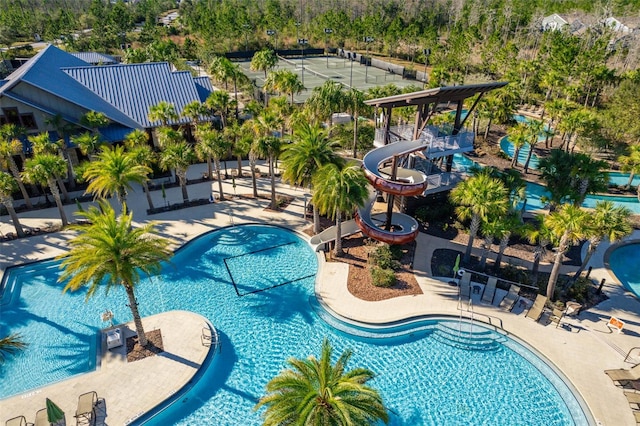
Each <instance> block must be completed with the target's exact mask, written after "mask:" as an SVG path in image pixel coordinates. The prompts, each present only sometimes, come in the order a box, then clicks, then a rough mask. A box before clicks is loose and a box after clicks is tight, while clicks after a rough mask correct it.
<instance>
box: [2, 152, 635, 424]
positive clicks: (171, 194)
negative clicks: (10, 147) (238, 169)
mask: <svg viewBox="0 0 640 426" xmlns="http://www.w3.org/2000/svg"><path fill="white" fill-rule="evenodd" d="M204 169H205V166H204V165H198V166H193V167H192V168H190V169H189V178H191V179H195V178H196V177H198V176H201V173H202V172H203V171H204ZM262 169H263V170H264V167H262ZM224 186H225V192H226V193H227V194H228V195H229V194H233V193H234V191H233V188H232V185H231V182H230V180H227V181H225V182H224ZM236 186H237V187H236V192H237V193H238V194H250V193H251V182H250V179H248V178H245V179H236ZM269 187H270V186H269V181H268V179H266V178H263V179H259V189H260V192H261V193H266V192H268V190H269ZM211 188H212V184H211V183H210V182H203V183H198V184H194V185H190V186H189V195H190V197H191V198H192V199H195V198H208V197H209V194H210V193H211ZM213 188H214V190H215V191H216V192H217V182H213ZM278 192H279V193H286V194H289V195H292V196H294V197H295V199H294V201H293V202H292V204H291V205H290V206H289V207H287V209H286V210H285V211H284V212H279V213H274V212H270V211H266V210H265V207H266V206H267V204H268V200H264V199H260V200H253V199H248V198H239V197H238V198H235V199H233V200H230V201H226V202H222V203H214V204H209V205H204V206H198V207H192V208H188V209H183V210H176V211H170V212H166V213H162V214H159V215H154V216H147V215H146V208H147V205H146V200H145V197H141V196H135V195H136V194H138V193H140V192H139V191H136V193H135V194H131V195H130V197H129V205H130V209H131V210H132V211H133V212H134V221H136V222H138V223H142V222H146V221H149V220H153V221H155V222H157V225H158V229H159V231H160V233H161V234H162V235H163V236H166V237H169V238H172V239H173V240H174V241H175V245H176V246H179V245H182V244H184V243H185V242H187V241H189V240H191V239H193V238H195V237H197V236H198V235H201V234H203V233H205V232H208V231H211V230H215V229H220V228H222V227H226V226H229V225H232V224H242V223H265V224H274V225H281V226H285V227H288V228H291V229H293V230H296V231H301V230H302V229H303V228H305V227H307V226H308V225H309V224H310V222H309V220H307V221H305V220H303V219H302V211H303V206H304V195H303V194H304V191H303V190H301V189H296V188H291V187H288V186H286V185H281V184H279V185H278ZM166 194H167V199H169V200H172V202H177V201H179V200H180V188H179V187H176V188H167V190H166ZM152 195H153V197H154V201H155V202H156V205H161V204H162V203H163V202H164V200H163V199H162V198H161V194H160V191H154V192H153V193H152ZM114 204H115V202H114ZM84 207H85V208H86V204H85V205H84ZM65 208H66V209H67V214H68V215H69V218H72V217H73V216H72V215H71V213H72V212H73V211H75V210H76V206H75V205H70V206H66V207H65ZM58 218H59V216H58V212H57V209H55V208H51V209H46V210H38V211H33V212H29V213H21V214H20V219H21V222H22V223H23V224H24V225H26V226H27V227H40V228H44V227H46V226H47V225H48V224H51V223H58V222H59V219H58ZM3 220H4V219H3ZM0 231H2V232H3V233H6V232H11V231H13V227H12V226H11V225H10V224H7V223H6V222H3V223H0ZM72 236H73V233H72V232H71V231H63V232H59V233H52V234H47V235H40V236H34V237H30V238H23V239H18V240H13V241H5V242H2V243H0V272H2V273H3V272H4V271H5V270H6V268H8V267H10V266H12V265H19V264H24V263H29V262H33V261H37V260H42V259H47V258H51V257H53V256H56V255H58V254H61V253H63V252H64V250H65V249H66V242H67V241H68V240H69V239H70V238H72ZM639 237H640V231H635V234H634V236H632V237H631V238H636V239H637V238H639ZM452 246H455V247H456V248H458V249H461V248H460V247H459V246H457V245H456V244H455V243H452V242H450V241H447V240H441V239H438V238H434V237H431V236H427V235H425V234H420V235H419V237H418V240H417V247H416V253H415V261H414V270H415V274H416V278H417V280H418V283H419V285H420V287H421V289H422V291H423V294H422V295H417V296H407V297H400V298H395V299H391V300H387V301H382V302H365V301H362V300H360V299H356V298H355V297H353V296H352V295H351V294H350V293H349V292H348V290H347V289H346V285H345V283H346V279H347V275H346V273H347V269H346V268H345V265H341V264H336V263H327V264H324V265H321V266H320V271H319V275H318V279H317V287H316V292H317V293H318V295H319V296H320V297H321V299H322V301H323V302H324V303H326V304H327V305H328V306H329V307H330V308H331V309H332V310H334V311H335V312H337V313H339V314H341V315H344V316H346V317H349V318H352V319H355V320H360V321H364V322H369V323H384V322H388V321H393V320H399V319H401V318H403V317H410V316H422V315H433V316H438V315H440V316H442V315H452V316H458V315H459V314H460V309H459V305H458V300H457V288H455V287H451V286H449V285H448V284H447V283H446V282H444V281H440V280H437V279H435V278H433V277H432V276H431V270H430V265H429V261H428V259H429V258H430V253H431V252H432V251H433V250H434V249H436V248H444V247H452ZM605 249H606V244H601V247H599V248H598V250H597V251H596V254H594V256H593V258H592V261H591V265H592V266H593V271H592V274H591V276H592V277H594V278H596V279H600V278H606V279H607V284H606V285H605V287H604V291H605V292H606V293H607V295H608V296H609V299H608V300H606V301H605V302H603V303H601V304H600V305H598V306H596V307H593V308H590V309H589V310H588V311H585V312H581V313H580V315H579V316H578V317H577V318H568V319H566V321H564V322H565V323H566V324H567V326H566V327H559V328H555V325H545V324H546V321H545V319H544V318H543V320H541V321H540V323H536V322H534V321H532V320H531V319H529V318H525V316H524V310H523V309H521V308H518V310H516V311H515V313H512V312H506V311H503V310H501V309H499V308H497V307H495V306H488V305H483V304H482V303H475V300H474V312H475V313H476V315H477V316H478V317H480V318H478V319H481V320H484V321H488V320H487V318H492V321H496V322H497V321H499V322H501V325H502V327H503V328H504V329H505V330H506V331H507V332H509V333H510V334H512V335H514V336H516V337H519V338H521V339H522V340H525V341H526V342H528V343H529V344H530V345H531V346H533V347H534V348H535V349H536V350H537V351H538V352H539V353H541V354H542V355H544V356H545V357H546V358H548V359H549V360H550V361H551V362H552V363H553V364H555V365H556V366H557V367H558V369H559V370H561V371H562V373H564V375H566V376H567V377H568V378H569V379H570V381H571V382H572V383H573V385H574V386H575V387H576V388H577V390H578V392H579V393H580V394H581V395H582V397H583V398H584V400H585V401H586V402H587V404H588V405H589V407H590V410H591V412H592V413H593V415H594V417H595V419H596V420H597V421H598V422H600V423H601V424H603V425H616V426H618V425H635V420H634V419H633V414H632V412H631V409H630V408H629V405H628V402H627V401H626V399H625V397H624V395H623V392H622V390H621V389H618V388H616V387H615V386H614V385H613V383H612V382H611V380H610V379H609V378H608V377H607V376H606V375H605V374H604V370H605V369H610V368H629V367H630V366H631V365H632V364H630V363H624V362H623V359H624V356H625V355H626V353H627V352H628V351H629V349H631V348H633V347H634V346H640V339H638V336H640V302H639V301H638V299H636V298H635V297H633V296H630V295H629V294H628V293H627V292H625V291H624V290H623V288H622V287H621V286H620V285H619V284H617V283H615V282H614V281H613V278H612V277H611V276H610V275H609V273H608V272H607V270H606V269H605V268H604V265H603V263H602V258H603V253H604V251H605ZM547 267H548V265H547ZM475 297H476V298H477V295H475ZM464 309H466V307H465V308H464ZM98 314H99V313H96V315H98ZM482 316H484V318H481V317H482ZM610 316H616V317H618V318H620V319H621V320H623V321H625V322H626V326H625V328H624V330H623V332H622V333H620V334H617V333H610V330H609V329H608V328H607V327H606V320H608V318H609V317H610ZM150 318H153V317H150ZM145 320H146V319H145ZM201 322H202V321H201V320H200V325H201ZM214 325H215V324H214ZM196 328H198V327H196ZM162 329H163V334H164V333H165V327H164V326H163V327H162ZM200 332H201V328H198V330H197V333H195V332H194V333H195V334H193V336H191V337H188V338H189V339H191V340H192V342H191V343H190V344H191V345H192V346H193V347H192V349H193V351H195V352H194V354H188V353H185V354H184V355H181V356H183V357H184V358H185V359H189V360H191V359H192V356H196V358H197V354H196V353H197V351H198V350H202V345H201V342H200ZM196 346H200V347H199V348H196ZM167 350H169V348H167ZM634 355H635V358H639V357H640V354H638V353H636V352H634ZM147 360H149V369H148V370H147V369H145V371H146V373H145V374H146V375H147V376H148V375H149V374H151V373H150V372H151V371H153V374H154V375H155V376H157V377H155V378H154V383H155V381H156V380H161V381H163V382H164V381H166V382H167V383H171V384H172V385H173V387H172V389H174V390H175V389H177V388H179V387H180V385H179V383H180V382H183V381H185V378H184V376H181V375H180V373H176V372H173V371H169V369H166V368H165V367H164V366H163V365H162V364H159V363H157V365H156V361H161V360H162V361H163V359H162V358H161V357H157V356H156V357H151V358H148V359H147ZM147 360H143V361H137V362H135V363H132V364H129V365H128V366H126V367H125V366H122V367H123V368H128V367H130V368H131V369H133V370H136V369H137V368H136V365H142V364H139V363H140V362H146V361H147ZM151 364H153V365H151ZM174 364H180V363H175V362H174ZM105 365H106V364H105ZM101 370H102V369H101ZM91 374H102V373H101V372H100V371H96V372H93V373H87V374H84V375H81V376H77V377H75V378H72V379H70V380H74V381H75V382H74V383H75V384H74V385H71V386H72V387H71V389H70V390H69V388H68V386H70V385H69V383H68V382H69V381H70V380H65V381H63V382H60V383H55V384H52V385H48V386H46V387H43V388H40V389H36V390H33V391H31V392H29V394H31V393H36V396H34V397H24V395H18V396H15V397H12V398H8V399H4V400H0V413H1V418H0V421H6V420H7V419H9V418H11V417H13V416H17V415H25V416H27V420H31V418H32V417H33V416H34V415H35V412H36V411H37V410H38V409H40V408H42V407H43V406H44V405H43V401H44V398H45V396H46V397H50V398H52V399H53V400H54V401H55V402H56V403H57V404H58V405H60V406H61V407H62V408H63V410H64V411H65V412H66V413H67V418H71V419H72V417H71V416H72V415H73V413H74V412H75V407H76V404H77V397H78V395H80V394H81V393H83V392H85V391H89V390H95V391H97V392H98V395H99V396H100V397H105V395H112V394H111V393H110V392H113V393H114V394H117V390H118V388H119V387H120V386H121V385H120V384H118V383H120V382H118V376H119V375H118V374H113V373H111V374H103V376H104V380H105V381H104V383H101V384H99V386H98V382H95V381H94V380H91V379H90V377H91V376H90V375H91ZM186 381H188V379H187V380H186ZM185 383H186V382H185ZM58 389H67V391H63V390H58ZM154 389H155V387H154V386H150V389H149V392H150V395H149V396H148V397H147V396H145V397H144V398H143V397H141V396H140V397H138V396H137V397H136V398H133V397H130V398H129V400H128V401H122V402H120V400H119V399H117V398H118V397H117V395H113V396H109V397H107V398H105V401H106V407H107V409H108V411H107V413H108V417H107V418H106V420H107V421H108V423H109V424H124V423H119V422H118V421H115V417H114V416H115V410H116V404H118V407H122V411H123V412H122V414H118V415H119V416H120V417H119V418H121V419H123V421H126V420H127V419H131V418H133V417H135V416H137V415H138V414H139V413H140V412H141V411H143V410H145V409H146V407H149V402H148V401H149V400H151V399H153V400H154V401H156V404H157V403H160V402H162V401H163V400H164V399H165V398H166V397H167V396H168V395H167V390H166V389H165V388H163V389H158V390H157V392H154ZM151 394H153V395H151ZM27 395H28V394H27ZM38 398H39V399H38ZM138 399H139V400H138ZM10 401H18V402H19V403H21V404H22V403H24V405H19V406H18V405H15V404H14V403H13V402H11V403H10ZM126 404H130V405H126ZM18 408H20V409H18ZM125 411H126V412H125ZM98 418H99V419H100V410H99V412H98ZM103 424H106V423H103Z"/></svg>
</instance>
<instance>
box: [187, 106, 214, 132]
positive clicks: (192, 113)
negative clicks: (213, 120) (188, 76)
mask: <svg viewBox="0 0 640 426" xmlns="http://www.w3.org/2000/svg"><path fill="white" fill-rule="evenodd" d="M208 112H209V111H208V110H207V107H206V106H204V105H203V104H202V103H201V102H200V101H192V102H189V103H188V104H186V105H185V106H184V108H182V116H183V117H186V118H188V119H189V120H191V125H192V126H193V127H194V128H195V127H196V126H197V125H198V123H199V122H200V118H201V117H202V116H204V115H207V113H208Z"/></svg>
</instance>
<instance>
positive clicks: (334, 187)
mask: <svg viewBox="0 0 640 426" xmlns="http://www.w3.org/2000/svg"><path fill="white" fill-rule="evenodd" d="M313 187H314V189H315V191H314V193H313V197H312V198H311V202H312V203H313V204H314V205H317V206H318V210H320V212H321V213H322V214H326V215H328V216H330V217H331V218H332V219H335V221H336V235H337V237H336V245H335V252H334V253H335V255H336V256H342V254H343V253H342V215H346V216H348V217H350V216H351V215H352V214H353V212H354V210H355V209H356V208H357V207H360V206H362V205H364V203H365V201H366V200H367V197H368V196H369V184H368V180H367V178H366V176H365V175H364V171H363V170H362V168H361V167H360V165H358V164H357V163H353V162H352V163H348V164H346V165H341V164H340V165H339V164H336V163H328V164H326V165H324V166H322V168H320V169H319V170H318V172H317V173H316V174H315V175H314V176H313Z"/></svg>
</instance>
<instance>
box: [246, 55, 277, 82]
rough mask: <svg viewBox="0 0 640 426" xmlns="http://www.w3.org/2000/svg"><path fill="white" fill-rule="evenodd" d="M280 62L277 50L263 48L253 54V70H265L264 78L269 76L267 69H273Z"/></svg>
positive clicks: (251, 66)
mask: <svg viewBox="0 0 640 426" xmlns="http://www.w3.org/2000/svg"><path fill="white" fill-rule="evenodd" d="M277 63H278V56H277V55H276V52H274V51H273V50H271V49H262V50H259V51H257V52H256V53H254V54H253V58H251V65H249V67H250V68H251V71H263V72H264V78H265V79H266V78H267V71H269V70H271V69H273V68H274V67H275V66H276V64H277Z"/></svg>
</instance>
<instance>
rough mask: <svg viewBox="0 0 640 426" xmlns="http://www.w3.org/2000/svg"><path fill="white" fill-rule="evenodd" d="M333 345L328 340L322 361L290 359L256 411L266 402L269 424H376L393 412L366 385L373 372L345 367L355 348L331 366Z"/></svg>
mask: <svg viewBox="0 0 640 426" xmlns="http://www.w3.org/2000/svg"><path fill="white" fill-rule="evenodd" d="M332 351H333V349H332V348H331V344H330V343H329V341H328V340H327V339H325V340H324V342H323V343H322V353H321V355H320V359H319V360H318V359H317V358H315V357H313V356H312V357H309V358H306V359H296V358H291V359H289V360H288V361H287V363H288V364H289V366H290V368H289V369H287V370H284V371H282V372H281V373H280V374H279V375H278V376H276V377H274V378H273V379H272V380H271V381H270V382H269V383H267V395H265V396H264V397H262V398H261V399H260V401H259V402H258V404H257V405H256V407H255V410H258V409H259V408H261V407H263V406H266V407H267V409H266V411H265V412H264V414H263V418H264V422H263V424H264V425H265V426H276V425H285V424H286V425H294V424H295V425H312V424H313V425H316V424H317V425H375V424H379V422H380V421H382V422H384V423H385V424H386V423H388V421H389V415H388V414H387V410H386V408H385V406H384V403H383V401H382V397H381V396H380V394H379V393H378V391H376V390H375V389H373V388H371V387H369V386H367V385H366V384H365V383H367V382H368V381H369V380H371V379H373V378H374V373H373V372H372V371H370V370H368V369H366V368H356V369H354V370H351V371H345V370H346V367H347V363H348V362H349V359H350V358H351V355H352V352H351V350H346V351H345V352H343V353H342V355H340V357H339V358H338V360H337V361H336V363H335V364H334V365H332V364H331V353H332Z"/></svg>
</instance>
